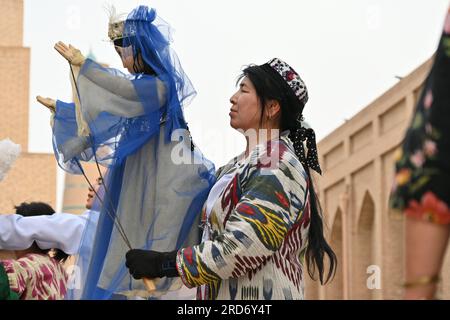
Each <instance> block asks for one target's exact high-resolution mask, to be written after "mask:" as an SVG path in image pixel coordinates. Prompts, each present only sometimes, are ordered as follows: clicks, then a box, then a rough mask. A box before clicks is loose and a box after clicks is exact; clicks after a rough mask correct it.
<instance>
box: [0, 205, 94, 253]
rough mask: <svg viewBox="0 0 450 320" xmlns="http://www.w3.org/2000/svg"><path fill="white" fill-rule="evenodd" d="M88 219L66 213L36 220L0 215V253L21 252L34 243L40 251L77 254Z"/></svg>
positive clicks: (84, 216) (33, 218)
mask: <svg viewBox="0 0 450 320" xmlns="http://www.w3.org/2000/svg"><path fill="white" fill-rule="evenodd" d="M87 219H88V217H87V216H86V215H75V214H69V213H55V214H53V215H49V216H36V217H23V216H21V215H17V214H4V215H2V214H0V249H1V250H23V249H27V248H29V247H30V246H31V245H32V244H33V242H34V241H36V243H37V245H38V246H39V247H40V248H41V249H51V248H58V249H61V250H63V251H64V252H65V253H67V254H76V253H77V252H78V249H79V246H80V242H81V237H82V236H83V231H84V228H85V225H86V222H87Z"/></svg>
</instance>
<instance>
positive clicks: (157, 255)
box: [125, 249, 179, 279]
mask: <svg viewBox="0 0 450 320" xmlns="http://www.w3.org/2000/svg"><path fill="white" fill-rule="evenodd" d="M176 257H177V250H175V251H171V252H157V251H151V250H140V249H132V250H130V251H128V252H127V254H126V264H125V265H126V266H127V268H128V269H129V271H130V274H131V275H132V276H133V278H135V279H141V278H150V279H152V278H162V277H178V276H179V274H178V271H177V268H176Z"/></svg>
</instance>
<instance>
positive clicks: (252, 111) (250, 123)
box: [230, 77, 261, 131]
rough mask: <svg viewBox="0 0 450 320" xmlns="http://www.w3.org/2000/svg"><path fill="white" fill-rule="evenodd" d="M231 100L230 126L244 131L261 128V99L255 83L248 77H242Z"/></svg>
mask: <svg viewBox="0 0 450 320" xmlns="http://www.w3.org/2000/svg"><path fill="white" fill-rule="evenodd" d="M230 102H231V108H230V126H231V127H232V128H234V129H241V130H243V131H247V130H249V129H255V130H257V129H258V128H259V125H260V119H261V105H260V100H259V98H258V96H257V94H256V90H255V87H254V86H253V83H252V82H251V81H250V80H249V79H248V78H247V77H244V78H243V79H242V81H241V82H240V84H239V89H238V91H236V93H235V94H233V96H232V97H231V98H230Z"/></svg>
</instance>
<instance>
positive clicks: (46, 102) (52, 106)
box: [36, 96, 56, 112]
mask: <svg viewBox="0 0 450 320" xmlns="http://www.w3.org/2000/svg"><path fill="white" fill-rule="evenodd" d="M36 100H37V101H38V102H39V103H40V104H42V105H43V106H45V107H47V108H48V109H49V110H50V111H52V112H55V110H56V101H55V100H53V99H51V98H44V97H42V96H37V97H36Z"/></svg>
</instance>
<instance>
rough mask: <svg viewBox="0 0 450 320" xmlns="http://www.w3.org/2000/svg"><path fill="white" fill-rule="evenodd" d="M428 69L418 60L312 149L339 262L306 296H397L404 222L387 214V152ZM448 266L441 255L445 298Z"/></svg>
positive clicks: (390, 170)
mask: <svg viewBox="0 0 450 320" xmlns="http://www.w3.org/2000/svg"><path fill="white" fill-rule="evenodd" d="M431 64H432V60H431V59H429V60H428V61H426V62H425V63H423V64H422V65H421V66H419V67H418V68H417V69H416V70H414V71H413V72H412V73H411V74H409V75H408V76H407V77H405V78H403V79H402V80H400V81H399V82H398V84H397V85H395V86H394V87H392V88H391V89H390V90H388V91H387V92H386V93H384V94H383V95H382V96H380V97H379V98H377V99H376V100H375V101H374V102H372V103H371V104H370V105H369V106H367V107H366V108H364V109H363V110H361V111H360V112H359V113H358V114H356V115H355V116H354V117H352V118H351V119H350V120H348V121H347V122H346V123H345V124H344V125H342V126H340V127H339V128H337V129H336V130H334V131H333V132H332V133H331V134H329V135H328V136H327V137H325V138H324V139H323V140H321V141H320V143H319V144H318V149H319V155H320V157H321V159H320V163H321V164H322V166H323V176H322V177H321V178H320V179H318V182H319V193H320V199H321V203H322V206H323V210H324V214H325V223H326V225H327V229H328V238H329V239H330V240H331V245H332V247H333V249H334V251H335V253H336V255H337V257H338V260H339V264H338V269H337V273H336V277H335V279H334V281H333V282H331V283H330V284H329V285H326V286H323V287H322V286H318V285H317V282H312V281H309V280H308V284H307V288H308V291H307V294H308V298H309V299H317V298H319V299H401V297H402V287H401V283H402V281H403V276H404V240H403V238H404V231H403V223H404V219H403V217H402V216H401V215H400V214H398V213H396V212H392V210H390V209H389V207H388V200H389V193H390V189H391V186H392V182H393V177H394V154H395V151H396V149H397V147H398V146H399V145H400V143H401V141H402V139H403V137H404V135H405V131H406V128H407V127H408V125H409V122H410V118H411V116H412V114H413V110H414V107H415V105H416V102H417V100H418V98H419V95H420V92H421V89H422V87H423V84H424V81H425V79H426V76H427V75H428V72H429V70H430V68H431ZM355 94H357V93H355ZM449 267H450V259H449V258H448V255H447V258H446V260H445V266H444V268H443V275H442V276H443V283H442V284H441V286H442V288H441V297H442V298H446V299H449V298H450V290H449V285H450V283H449V274H448V273H449V270H450V268H449ZM377 276H379V278H378V280H379V286H378V284H377V283H376V281H374V280H375V278H374V277H377ZM368 280H369V282H370V283H369V285H372V288H373V289H369V288H368V285H367V281H368ZM371 280H372V281H374V282H371ZM377 286H378V288H377ZM443 288H445V290H442V289H443Z"/></svg>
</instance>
